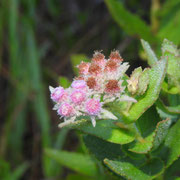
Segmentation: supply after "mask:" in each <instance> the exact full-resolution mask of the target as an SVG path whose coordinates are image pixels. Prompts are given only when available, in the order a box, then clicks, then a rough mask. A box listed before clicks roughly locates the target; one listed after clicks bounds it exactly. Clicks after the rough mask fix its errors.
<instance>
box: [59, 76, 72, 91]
mask: <svg viewBox="0 0 180 180" xmlns="http://www.w3.org/2000/svg"><path fill="white" fill-rule="evenodd" d="M59 84H60V85H61V86H62V87H64V88H68V87H69V86H70V84H71V82H70V81H69V80H68V78H66V77H63V76H60V77H59Z"/></svg>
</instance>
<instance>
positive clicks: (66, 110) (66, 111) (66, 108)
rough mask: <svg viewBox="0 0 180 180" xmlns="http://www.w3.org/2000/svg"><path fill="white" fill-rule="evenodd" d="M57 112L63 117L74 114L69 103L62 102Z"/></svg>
mask: <svg viewBox="0 0 180 180" xmlns="http://www.w3.org/2000/svg"><path fill="white" fill-rule="evenodd" d="M58 114H59V115H61V116H63V117H68V116H72V115H73V114H74V108H73V106H71V105H70V104H69V103H63V104H61V106H60V107H59V109H58Z"/></svg>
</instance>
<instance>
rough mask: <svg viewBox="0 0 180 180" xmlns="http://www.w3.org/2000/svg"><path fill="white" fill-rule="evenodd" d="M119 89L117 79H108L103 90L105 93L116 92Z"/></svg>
mask: <svg viewBox="0 0 180 180" xmlns="http://www.w3.org/2000/svg"><path fill="white" fill-rule="evenodd" d="M119 91H120V87H119V85H118V81H117V80H109V81H108V82H107V84H106V88H105V92H107V93H112V94H113V93H117V92H119Z"/></svg>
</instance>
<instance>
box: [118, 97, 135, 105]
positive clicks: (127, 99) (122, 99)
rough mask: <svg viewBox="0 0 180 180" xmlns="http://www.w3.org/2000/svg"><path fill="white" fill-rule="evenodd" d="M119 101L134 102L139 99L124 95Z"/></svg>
mask: <svg viewBox="0 0 180 180" xmlns="http://www.w3.org/2000/svg"><path fill="white" fill-rule="evenodd" d="M119 101H128V102H134V103H136V102H137V100H136V99H134V98H132V97H129V96H127V95H122V96H121V97H120V98H119Z"/></svg>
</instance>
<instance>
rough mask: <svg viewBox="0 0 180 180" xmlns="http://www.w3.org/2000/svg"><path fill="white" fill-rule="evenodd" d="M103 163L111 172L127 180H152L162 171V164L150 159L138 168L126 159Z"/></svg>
mask: <svg viewBox="0 0 180 180" xmlns="http://www.w3.org/2000/svg"><path fill="white" fill-rule="evenodd" d="M104 163H105V165H106V166H107V167H108V168H109V169H111V170H112V171H113V172H115V173H116V174H118V175H120V176H123V177H125V178H127V179H129V180H152V179H153V178H155V177H157V176H158V175H159V174H160V173H162V171H163V162H162V161H161V160H160V159H151V160H150V161H149V162H146V163H145V164H144V165H142V164H141V166H140V167H138V166H139V165H138V164H136V163H133V162H131V161H129V160H126V159H120V160H109V159H105V160H104Z"/></svg>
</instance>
